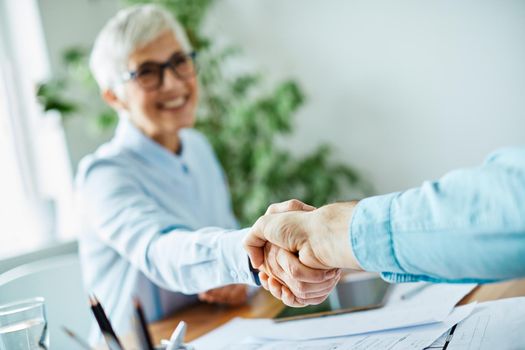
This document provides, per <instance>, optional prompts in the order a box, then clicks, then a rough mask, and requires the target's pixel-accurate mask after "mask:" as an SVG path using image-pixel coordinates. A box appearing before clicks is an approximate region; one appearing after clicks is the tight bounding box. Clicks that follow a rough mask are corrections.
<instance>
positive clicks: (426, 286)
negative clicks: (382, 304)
mask: <svg viewBox="0 0 525 350" xmlns="http://www.w3.org/2000/svg"><path fill="white" fill-rule="evenodd" d="M476 286H477V284H473V283H469V284H446V283H437V284H436V283H425V282H418V283H399V284H395V285H393V287H392V290H391V292H390V295H389V297H388V300H387V302H386V306H387V307H389V306H403V307H412V306H417V305H421V304H437V303H439V304H440V305H443V306H444V307H450V308H452V307H454V306H455V305H456V304H457V303H458V302H459V301H460V300H461V299H463V297H464V296H465V295H467V294H468V293H470V292H471V291H472V289H474V288H475V287H476Z"/></svg>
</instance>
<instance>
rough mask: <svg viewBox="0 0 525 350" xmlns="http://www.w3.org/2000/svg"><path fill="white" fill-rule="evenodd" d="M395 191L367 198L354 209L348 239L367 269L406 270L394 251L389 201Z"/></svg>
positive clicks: (399, 271)
mask: <svg viewBox="0 0 525 350" xmlns="http://www.w3.org/2000/svg"><path fill="white" fill-rule="evenodd" d="M398 195H399V193H392V194H387V195H383V196H375V197H370V198H366V199H363V200H361V201H360V202H359V203H358V204H357V206H356V207H355V209H354V212H353V215H352V219H351V223H350V232H349V234H350V242H351V246H352V250H353V252H354V256H355V257H356V259H357V261H358V263H359V265H360V266H361V267H362V268H363V269H364V270H366V271H373V272H389V273H398V274H405V271H404V270H403V269H402V268H401V266H400V265H399V262H398V260H397V258H396V255H395V249H394V243H393V238H392V231H391V222H390V215H391V206H392V201H393V200H394V199H395V198H396V197H397V196H398ZM383 277H386V276H383Z"/></svg>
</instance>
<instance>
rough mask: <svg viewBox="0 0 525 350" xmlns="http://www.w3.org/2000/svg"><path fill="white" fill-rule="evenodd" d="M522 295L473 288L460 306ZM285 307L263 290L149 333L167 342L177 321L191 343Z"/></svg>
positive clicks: (509, 288)
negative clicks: (246, 301)
mask: <svg viewBox="0 0 525 350" xmlns="http://www.w3.org/2000/svg"><path fill="white" fill-rule="evenodd" d="M517 296H525V279H520V280H513V281H508V282H503V283H496V284H486V285H481V286H478V287H476V288H475V289H474V290H473V291H472V292H471V293H470V294H469V295H467V296H466V297H465V298H463V300H461V301H460V302H459V304H467V303H470V302H472V301H479V302H482V301H489V300H496V299H504V298H511V297H517ZM283 307H284V305H283V304H282V303H281V302H280V301H278V300H277V299H275V298H274V297H272V296H271V294H269V293H268V292H266V291H265V290H261V291H259V292H258V293H257V294H256V295H255V296H254V297H253V298H252V299H251V301H250V302H249V304H247V305H244V306H240V307H232V308H229V307H220V306H216V305H209V304H197V305H194V306H192V307H191V308H188V309H186V310H182V311H180V312H177V313H176V314H174V315H173V316H171V317H169V318H167V319H165V320H163V321H159V322H156V323H154V324H151V325H150V330H151V333H152V335H153V338H154V341H155V343H156V344H158V343H160V340H161V339H169V337H170V335H171V332H172V331H173V330H174V329H175V327H176V326H177V324H178V323H179V321H181V320H184V321H185V322H186V323H187V324H188V333H187V334H186V339H185V341H186V342H189V341H192V340H194V339H196V338H198V337H200V336H202V335H204V334H205V333H207V332H209V331H211V330H213V329H215V328H217V327H219V326H220V325H222V324H224V323H226V322H228V321H229V320H231V319H232V318H234V317H245V318H271V317H274V316H275V315H277V314H278V313H279V311H281V310H282V309H283Z"/></svg>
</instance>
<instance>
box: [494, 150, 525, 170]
mask: <svg viewBox="0 0 525 350" xmlns="http://www.w3.org/2000/svg"><path fill="white" fill-rule="evenodd" d="M485 163H486V164H494V163H496V164H500V165H503V166H506V167H510V168H518V169H521V170H523V171H525V146H521V147H506V148H502V149H499V150H497V151H494V152H492V153H491V154H490V155H489V156H488V157H487V158H486V160H485Z"/></svg>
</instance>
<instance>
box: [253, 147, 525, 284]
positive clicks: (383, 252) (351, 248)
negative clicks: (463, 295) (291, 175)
mask: <svg viewBox="0 0 525 350" xmlns="http://www.w3.org/2000/svg"><path fill="white" fill-rule="evenodd" d="M524 213H525V150H524V149H521V150H520V149H515V150H510V151H507V152H504V153H501V154H496V155H493V156H492V157H491V158H489V160H488V161H487V162H486V163H485V164H484V165H483V166H481V167H479V168H475V169H470V170H460V171H455V172H451V173H449V174H448V175H446V176H445V177H443V178H442V179H441V180H439V181H436V182H427V183H425V184H423V186H422V187H420V188H416V189H412V190H409V191H406V192H403V193H393V194H389V195H384V196H377V197H371V198H368V199H365V200H362V201H361V202H359V203H358V204H357V205H356V206H355V208H354V207H353V205H352V203H338V204H332V205H328V206H325V207H322V208H320V209H318V210H315V211H313V212H310V213H305V212H289V213H280V214H275V215H272V216H265V217H262V218H261V219H259V221H258V222H257V223H256V225H254V227H253V228H252V230H251V233H250V235H249V236H248V237H247V238H246V241H245V246H246V249H247V251H248V252H249V254H250V258H251V260H252V262H254V263H255V264H261V263H262V262H263V261H264V252H263V250H262V248H261V247H263V245H264V244H266V242H267V241H269V242H271V243H274V244H277V245H279V246H280V247H281V248H285V249H288V250H290V251H291V252H297V253H298V255H299V258H300V260H301V262H302V263H304V264H306V265H309V266H312V267H323V268H328V267H348V268H363V269H365V270H369V271H377V272H381V273H383V276H384V277H385V278H387V279H389V280H391V281H398V282H400V281H416V280H427V281H448V282H464V281H465V282H466V281H478V282H487V281H496V280H501V279H506V278H515V277H521V276H525V215H524Z"/></svg>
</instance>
